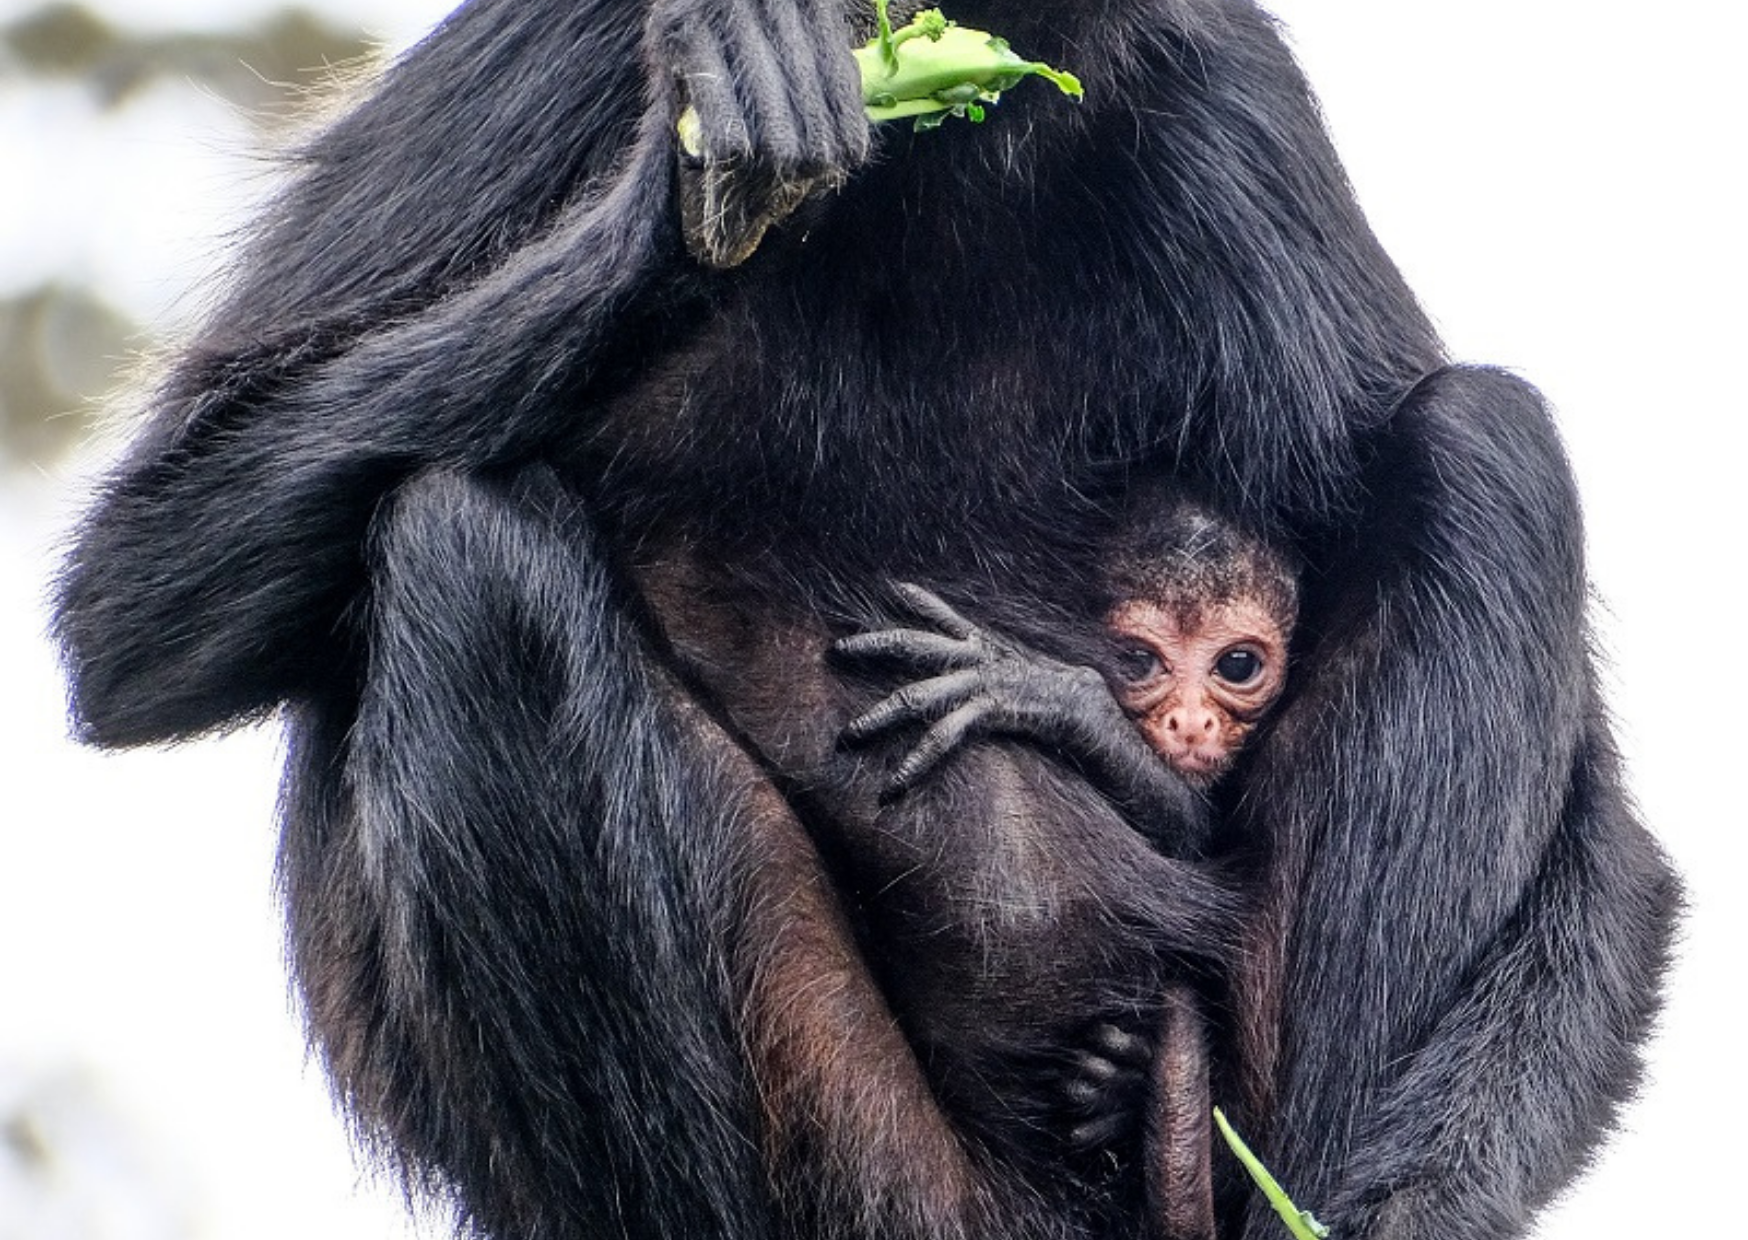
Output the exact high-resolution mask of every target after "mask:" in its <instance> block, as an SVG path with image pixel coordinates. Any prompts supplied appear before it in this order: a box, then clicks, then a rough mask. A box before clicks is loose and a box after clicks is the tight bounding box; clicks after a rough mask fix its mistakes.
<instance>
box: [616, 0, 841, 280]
mask: <svg viewBox="0 0 1748 1240" xmlns="http://www.w3.org/2000/svg"><path fill="white" fill-rule="evenodd" d="M650 29H651V38H652V41H653V44H654V47H655V48H656V51H657V56H658V59H659V61H660V63H661V64H662V65H663V66H664V67H665V68H666V69H668V70H669V71H671V72H672V74H673V79H672V82H673V86H674V91H673V116H672V120H673V121H674V122H675V123H676V125H677V124H678V122H679V120H680V118H681V117H682V116H684V117H685V118H686V124H685V125H684V126H683V130H684V132H679V131H676V138H675V146H676V151H677V158H678V159H679V168H680V175H679V183H680V222H681V225H682V227H683V230H684V232H685V237H686V244H687V247H688V248H689V249H690V250H691V251H692V254H693V256H694V257H695V258H697V259H698V261H699V262H701V263H704V264H705V265H706V266H710V267H718V268H726V267H733V266H736V265H737V264H739V263H741V262H744V261H745V260H746V259H747V258H748V257H749V256H750V255H751V254H752V252H753V251H754V250H755V249H757V248H758V245H759V242H760V241H761V240H762V239H763V237H764V235H765V231H766V230H767V229H768V228H770V227H771V226H772V225H773V224H776V223H779V222H780V221H782V220H783V219H785V218H786V217H787V216H788V215H789V214H790V213H791V212H793V211H794V210H795V208H796V207H798V206H800V205H801V203H802V202H803V201H804V200H805V199H806V198H807V197H808V196H809V195H810V194H813V193H815V192H817V191H820V190H825V189H830V188H833V187H835V186H837V185H839V184H841V183H842V182H843V180H844V178H845V177H846V176H848V174H849V173H850V171H851V170H852V169H854V168H855V167H857V166H858V165H859V164H861V163H862V161H863V160H865V159H866V158H867V156H868V117H867V114H866V112H865V111H864V109H863V103H862V79H861V75H860V73H859V72H858V70H857V68H856V61H855V58H854V56H853V55H852V53H851V46H852V43H853V41H854V36H853V34H852V30H851V26H850V22H849V20H848V18H847V16H846V13H845V7H844V4H843V0H729V2H724V0H655V4H654V8H653V11H652V17H651V27H650Z"/></svg>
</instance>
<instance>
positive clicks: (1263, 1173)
mask: <svg viewBox="0 0 1748 1240" xmlns="http://www.w3.org/2000/svg"><path fill="white" fill-rule="evenodd" d="M1214 1123H1215V1125H1216V1126H1217V1127H1218V1128H1219V1129H1220V1135H1221V1136H1222V1137H1225V1138H1226V1144H1227V1145H1229V1146H1231V1147H1232V1152H1233V1153H1234V1154H1236V1155H1237V1156H1238V1161H1239V1162H1241V1163H1243V1164H1244V1169H1245V1170H1246V1171H1248V1172H1249V1173H1250V1178H1251V1179H1253V1180H1255V1181H1256V1186H1257V1187H1258V1188H1260V1189H1262V1195H1263V1196H1264V1197H1267V1198H1268V1203H1269V1204H1270V1205H1271V1206H1273V1207H1274V1208H1275V1213H1276V1214H1278V1215H1280V1216H1281V1222H1283V1223H1285V1224H1286V1225H1287V1230H1288V1231H1290V1232H1292V1233H1293V1238H1294V1240H1324V1237H1326V1236H1328V1235H1329V1228H1327V1227H1325V1226H1324V1225H1323V1224H1322V1223H1319V1222H1318V1221H1317V1216H1316V1215H1315V1214H1312V1213H1311V1211H1309V1210H1301V1209H1300V1208H1299V1207H1298V1206H1296V1205H1294V1204H1293V1199H1292V1198H1291V1197H1289V1196H1287V1191H1286V1190H1285V1189H1284V1188H1282V1187H1281V1186H1280V1183H1279V1182H1278V1181H1276V1179H1275V1177H1274V1176H1272V1175H1270V1174H1269V1169H1268V1168H1267V1167H1265V1166H1263V1165H1262V1159H1260V1158H1258V1157H1257V1156H1256V1155H1255V1154H1253V1153H1251V1152H1250V1147H1249V1146H1248V1145H1246V1144H1245V1143H1244V1141H1243V1139H1242V1138H1240V1137H1239V1135H1238V1134H1237V1133H1236V1132H1234V1131H1233V1129H1232V1125H1231V1124H1229V1123H1227V1122H1226V1117H1225V1116H1224V1115H1222V1114H1221V1113H1220V1108H1219V1107H1215V1108H1214Z"/></svg>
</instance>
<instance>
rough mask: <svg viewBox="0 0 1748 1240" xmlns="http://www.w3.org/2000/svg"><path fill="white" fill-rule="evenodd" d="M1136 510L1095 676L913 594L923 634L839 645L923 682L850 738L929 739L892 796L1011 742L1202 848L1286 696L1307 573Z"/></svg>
mask: <svg viewBox="0 0 1748 1240" xmlns="http://www.w3.org/2000/svg"><path fill="white" fill-rule="evenodd" d="M1142 507H1143V508H1144V510H1145V516H1144V519H1142V520H1140V521H1138V522H1136V523H1135V524H1134V526H1133V527H1130V528H1128V529H1127V531H1126V533H1125V535H1124V537H1123V539H1122V540H1121V541H1120V542H1119V543H1118V544H1117V545H1116V546H1114V547H1112V548H1111V549H1110V550H1109V551H1108V553H1107V554H1106V555H1105V556H1104V557H1103V559H1102V561H1101V564H1100V573H1099V577H1100V581H1101V584H1102V585H1103V587H1104V589H1105V591H1106V598H1105V599H1104V600H1103V601H1104V603H1105V606H1104V607H1103V609H1102V610H1103V624H1102V631H1101V633H1100V635H1099V637H1098V639H1097V640H1095V641H1094V642H1093V643H1092V648H1091V651H1090V658H1089V661H1088V662H1086V663H1077V662H1072V661H1064V660H1061V659H1057V658H1053V657H1051V656H1049V655H1046V654H1044V653H1042V652H1040V651H1037V650H1034V649H1032V648H1030V647H1028V646H1026V645H1025V644H1023V643H1021V642H1019V641H1017V640H1015V639H1013V638H1010V637H1007V636H1004V635H998V634H996V633H993V632H991V631H989V630H987V629H985V628H983V627H981V626H979V625H977V624H975V623H973V622H972V621H970V620H968V619H966V618H965V617H964V616H963V615H961V614H960V613H959V612H958V611H956V610H955V609H953V608H952V607H950V606H949V605H948V604H947V603H946V602H944V601H943V600H942V599H940V598H939V597H937V596H936V595H935V594H934V593H932V592H931V591H929V590H926V589H924V588H923V587H921V586H917V585H911V584H903V583H901V584H899V585H898V586H897V587H896V593H897V594H898V596H899V598H900V600H901V601H902V602H903V603H904V605H905V607H906V608H907V609H908V610H910V611H911V612H913V613H914V614H915V615H916V616H917V618H918V619H920V620H922V621H924V622H925V623H926V624H927V625H928V626H929V627H928V628H926V629H925V628H894V629H885V630H880V631H876V632H870V633H862V634H858V635H855V636H852V637H847V638H844V639H843V640H841V641H839V642H838V643H837V645H836V653H837V654H838V655H839V657H841V658H845V659H848V660H850V661H852V662H858V663H860V662H877V663H887V664H896V665H899V666H902V667H904V668H906V669H908V670H914V671H917V672H919V673H921V674H922V676H921V678H920V679H918V680H915V681H913V682H911V683H909V684H906V685H904V686H903V687H901V688H899V689H898V690H897V691H896V692H894V693H893V694H891V695H890V696H889V697H887V698H886V699H885V700H884V701H882V702H880V703H879V704H878V705H876V706H875V707H873V708H872V709H871V710H869V711H867V712H865V713H863V714H862V715H860V716H858V717H857V718H856V719H854V720H852V721H851V722H850V724H849V725H848V726H847V727H846V728H845V730H844V739H845V740H846V741H847V742H849V743H851V744H862V743H866V742H868V741H870V740H873V739H875V738H877V737H880V736H884V735H886V734H888V733H890V732H892V731H894V730H896V729H900V728H904V727H909V726H916V725H925V727H924V731H923V733H922V736H921V738H920V739H919V740H918V741H917V743H916V744H915V745H914V746H913V747H912V748H911V749H910V750H909V752H908V753H907V754H906V755H905V757H904V758H903V760H902V761H900V762H899V763H898V765H897V766H896V768H895V769H894V771H893V773H892V776H891V778H890V780H889V782H888V786H887V795H888V796H889V797H897V796H900V795H902V794H903V793H905V792H906V791H908V790H910V789H911V788H913V787H915V786H916V784H917V783H918V782H919V781H920V780H922V779H923V778H924V777H926V776H927V775H928V774H929V772H931V771H932V770H934V769H935V768H936V767H938V766H939V765H940V764H941V763H942V762H943V761H945V760H946V759H947V758H948V757H949V756H950V755H952V754H953V753H954V751H956V750H957V749H959V748H960V747H961V746H962V745H963V744H965V743H966V742H967V741H968V740H970V739H972V738H975V737H979V736H1007V737H1017V738H1022V739H1027V740H1031V741H1033V742H1035V743H1036V744H1038V745H1040V746H1042V747H1043V748H1044V749H1046V750H1047V751H1049V752H1052V753H1055V754H1058V755H1060V756H1061V757H1063V758H1065V759H1067V760H1068V761H1070V762H1071V763H1072V764H1073V765H1074V766H1076V767H1077V768H1078V769H1080V770H1081V771H1083V772H1084V773H1085V774H1086V776H1087V777H1088V778H1089V779H1090V780H1091V781H1092V782H1093V784H1094V785H1095V786H1096V787H1097V788H1098V789H1099V790H1100V791H1101V792H1102V793H1104V794H1105V795H1107V796H1108V797H1110V798H1111V800H1112V801H1113V802H1115V803H1116V804H1117V805H1118V806H1119V807H1120V808H1121V809H1122V810H1123V811H1124V813H1125V814H1126V816H1127V817H1129V819H1130V821H1131V822H1132V823H1133V824H1134V825H1135V827H1136V828H1137V829H1138V830H1140V831H1141V832H1143V833H1144V834H1145V835H1147V837H1148V838H1149V839H1150V840H1152V841H1153V842H1154V844H1155V845H1156V846H1158V847H1159V848H1161V849H1162V850H1164V851H1167V852H1170V853H1172V854H1174V855H1180V854H1183V853H1186V852H1193V851H1194V850H1195V849H1197V848H1198V847H1199V846H1200V845H1201V844H1202V843H1204V842H1205V840H1206V838H1207V835H1208V833H1209V831H1210V829H1211V826H1212V823H1211V821H1210V817H1209V810H1208V806H1207V801H1206V796H1205V794H1206V793H1207V792H1208V791H1209V790H1210V789H1211V788H1212V787H1213V786H1214V785H1215V784H1216V783H1217V782H1218V780H1219V779H1220V777H1221V776H1222V775H1224V774H1225V773H1226V772H1227V771H1228V770H1229V769H1231V767H1232V764H1233V762H1234V761H1235V760H1236V759H1237V757H1238V755H1239V753H1240V752H1241V751H1242V750H1243V748H1244V745H1245V743H1246V741H1247V740H1248V739H1249V738H1250V736H1251V734H1252V733H1253V732H1254V731H1255V729H1256V727H1257V725H1258V724H1259V723H1261V721H1262V720H1263V719H1264V718H1265V717H1266V716H1267V714H1268V712H1269V709H1270V708H1271V707H1272V706H1273V705H1274V704H1275V703H1276V702H1277V701H1278V700H1279V699H1280V696H1281V693H1282V691H1283V690H1284V689H1285V687H1286V673H1287V647H1288V644H1289V642H1290V641H1291V638H1292V632H1293V626H1294V624H1295V622H1296V621H1297V618H1298V600H1299V590H1298V575H1297V572H1296V569H1295V567H1294V566H1293V565H1292V564H1291V563H1290V561H1289V559H1288V557H1287V556H1286V555H1284V554H1283V553H1282V552H1280V551H1278V550H1277V549H1275V548H1273V547H1271V546H1269V545H1268V544H1267V543H1265V542H1263V541H1262V540H1260V539H1257V538H1254V537H1252V536H1251V535H1249V534H1247V533H1245V532H1244V531H1242V530H1240V529H1238V528H1236V527H1235V526H1233V525H1232V524H1231V523H1230V522H1228V521H1226V520H1225V519H1224V518H1222V517H1220V516H1219V515H1217V514H1215V513H1214V512H1212V511H1210V510H1209V509H1208V508H1206V507H1204V506H1202V505H1201V504H1199V503H1197V502H1195V501H1192V500H1189V499H1185V498H1181V497H1179V498H1168V499H1165V500H1162V501H1159V502H1156V503H1148V504H1145V505H1142Z"/></svg>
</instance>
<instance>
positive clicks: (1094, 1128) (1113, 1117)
mask: <svg viewBox="0 0 1748 1240" xmlns="http://www.w3.org/2000/svg"><path fill="white" fill-rule="evenodd" d="M1133 1126H1134V1121H1133V1120H1132V1119H1131V1118H1130V1117H1129V1116H1128V1115H1126V1114H1124V1113H1123V1112H1120V1111H1115V1112H1112V1113H1111V1114H1109V1115H1101V1116H1100V1117H1099V1118H1097V1119H1089V1120H1087V1121H1086V1123H1084V1124H1076V1125H1075V1126H1074V1127H1072V1128H1070V1129H1069V1130H1068V1142H1069V1144H1070V1145H1072V1146H1073V1147H1074V1148H1075V1149H1078V1150H1088V1151H1092V1150H1102V1149H1106V1148H1108V1147H1109V1146H1112V1145H1115V1144H1116V1143H1117V1142H1119V1141H1121V1140H1122V1139H1123V1138H1124V1137H1125V1136H1127V1135H1128V1133H1129V1129H1130V1128H1132V1127H1133Z"/></svg>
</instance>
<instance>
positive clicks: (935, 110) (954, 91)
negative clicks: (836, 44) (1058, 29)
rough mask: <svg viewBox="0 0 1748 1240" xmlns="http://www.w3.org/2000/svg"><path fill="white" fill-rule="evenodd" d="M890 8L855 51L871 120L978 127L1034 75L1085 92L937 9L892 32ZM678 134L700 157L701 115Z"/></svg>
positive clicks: (683, 121) (878, 7) (686, 116)
mask: <svg viewBox="0 0 1748 1240" xmlns="http://www.w3.org/2000/svg"><path fill="white" fill-rule="evenodd" d="M887 6H888V0H874V12H875V16H876V18H877V20H878V21H879V33H878V34H876V35H875V36H874V38H873V39H872V40H870V41H869V42H868V44H867V45H866V46H864V47H859V48H857V49H856V50H855V51H854V52H853V53H852V55H854V56H855V58H856V67H857V69H859V70H860V71H861V74H862V103H863V105H864V106H865V107H866V109H867V112H868V119H869V120H871V121H896V120H905V119H910V120H911V121H912V122H913V123H914V124H915V126H916V128H918V129H934V128H935V127H937V126H938V125H940V124H941V123H942V122H944V121H945V120H946V119H947V118H948V117H949V116H959V117H964V118H965V119H966V120H968V121H971V122H973V123H977V122H980V121H982V120H983V118H984V106H985V105H986V104H991V103H995V102H997V101H998V100H999V99H1000V98H1001V93H1002V92H1003V91H1004V90H1009V89H1011V88H1012V87H1014V86H1015V85H1017V84H1018V83H1020V82H1022V81H1024V80H1025V79H1026V78H1028V77H1041V78H1044V79H1045V80H1046V81H1050V82H1054V83H1055V84H1056V88H1057V89H1058V90H1060V91H1061V92H1062V93H1063V94H1065V95H1067V96H1069V97H1070V98H1072V99H1079V98H1081V97H1082V96H1083V95H1084V94H1085V93H1086V92H1085V90H1084V89H1082V87H1081V84H1080V79H1079V78H1077V77H1075V76H1074V75H1073V74H1072V73H1064V72H1063V71H1062V70H1060V69H1053V68H1051V67H1050V66H1049V65H1047V64H1044V63H1042V62H1040V61H1036V60H1027V59H1025V58H1024V57H1023V56H1020V55H1018V54H1017V53H1016V52H1015V51H1014V50H1013V49H1012V48H1011V47H1009V46H1008V42H1007V40H1006V39H1003V38H999V37H998V36H996V35H993V34H990V33H989V32H988V31H986V30H972V29H970V28H968V27H966V26H960V25H957V24H955V23H953V22H951V21H948V20H947V17H946V15H945V14H944V13H942V12H941V10H939V9H924V10H923V11H922V12H920V13H918V14H917V15H916V16H915V17H913V18H911V19H910V24H909V25H906V26H903V27H900V28H899V29H897V30H894V29H893V28H892V19H891V16H890V15H889V14H888V12H887ZM677 128H678V131H679V138H680V147H681V149H682V150H684V151H685V152H686V153H687V154H688V155H692V156H698V155H702V154H703V153H704V133H703V129H702V127H701V126H700V124H699V121H698V113H697V112H696V111H695V110H693V109H692V108H687V109H686V110H685V111H684V112H682V113H681V114H680V120H679V124H678V126H677Z"/></svg>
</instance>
